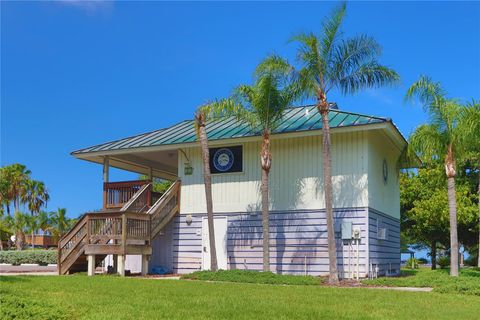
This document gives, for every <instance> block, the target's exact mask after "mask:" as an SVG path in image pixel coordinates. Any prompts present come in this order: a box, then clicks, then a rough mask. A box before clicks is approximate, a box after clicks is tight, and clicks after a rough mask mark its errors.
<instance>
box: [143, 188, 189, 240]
mask: <svg viewBox="0 0 480 320" xmlns="http://www.w3.org/2000/svg"><path fill="white" fill-rule="evenodd" d="M180 187H181V183H180V180H177V181H175V182H174V183H173V184H172V185H171V186H170V188H168V190H167V191H165V193H164V194H163V196H162V197H161V199H160V200H159V201H157V202H156V203H155V204H154V205H153V206H152V207H151V208H150V209H149V210H148V211H147V213H149V214H150V215H151V219H150V220H151V226H150V228H151V230H152V234H151V236H152V239H153V238H155V237H156V235H157V234H158V233H159V232H160V230H162V229H163V228H164V227H165V225H166V224H167V223H168V222H169V221H170V220H171V219H172V217H173V216H174V215H175V214H176V213H178V212H179V211H180V189H181V188H180Z"/></svg>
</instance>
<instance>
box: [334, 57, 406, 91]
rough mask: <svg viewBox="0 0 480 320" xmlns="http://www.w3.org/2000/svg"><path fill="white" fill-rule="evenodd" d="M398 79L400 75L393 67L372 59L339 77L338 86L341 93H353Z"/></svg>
mask: <svg viewBox="0 0 480 320" xmlns="http://www.w3.org/2000/svg"><path fill="white" fill-rule="evenodd" d="M399 80H400V76H399V75H398V73H397V72H395V71H394V70H393V69H390V68H388V67H385V66H382V65H380V64H378V62H376V61H375V60H372V61H369V62H366V63H364V64H362V65H360V66H358V67H357V68H356V69H355V70H353V71H352V72H351V73H349V74H348V75H346V76H345V77H343V78H341V79H339V81H338V86H339V89H340V91H341V92H342V93H343V94H354V93H357V92H358V91H360V90H363V89H367V88H377V87H382V86H385V85H392V84H395V83H397V82H398V81H399Z"/></svg>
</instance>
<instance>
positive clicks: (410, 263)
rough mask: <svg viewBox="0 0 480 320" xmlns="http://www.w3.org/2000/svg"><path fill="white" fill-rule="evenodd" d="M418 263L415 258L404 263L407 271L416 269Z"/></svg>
mask: <svg viewBox="0 0 480 320" xmlns="http://www.w3.org/2000/svg"><path fill="white" fill-rule="evenodd" d="M418 264H419V261H418V259H415V258H409V259H408V260H407V262H405V267H406V268H408V269H418Z"/></svg>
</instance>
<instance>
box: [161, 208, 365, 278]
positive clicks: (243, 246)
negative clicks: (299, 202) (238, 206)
mask: <svg viewBox="0 0 480 320" xmlns="http://www.w3.org/2000/svg"><path fill="white" fill-rule="evenodd" d="M219 215H220V214H219ZM223 215H224V216H227V221H228V228H227V255H228V267H229V268H230V269H249V270H261V269H262V263H263V260H262V239H263V238H262V225H261V215H260V214H258V215H252V214H249V213H230V214H223ZM204 216H205V214H195V215H192V223H191V224H190V225H187V223H186V221H185V219H186V216H185V215H180V216H177V217H176V218H175V219H174V221H173V226H172V239H173V241H172V253H173V261H172V267H173V268H172V269H173V272H175V273H189V272H193V271H196V270H199V269H200V268H201V262H202V236H201V228H202V222H201V221H202V217H204ZM335 220H336V221H341V220H346V221H352V223H353V225H354V228H359V229H360V230H361V237H362V240H361V245H360V248H359V249H360V273H361V274H362V273H365V272H366V267H367V266H368V264H367V261H366V256H367V255H366V249H367V247H366V243H367V241H366V240H367V238H366V237H367V234H366V233H367V227H366V223H365V221H366V209H347V210H336V211H335ZM337 223H338V222H337ZM270 232H271V234H270V236H271V238H270V244H271V248H270V255H271V261H270V263H271V267H272V271H274V272H278V273H290V274H303V273H304V272H305V269H306V272H307V273H308V274H310V275H326V274H327V273H328V242H327V229H326V219H325V212H324V211H322V210H302V211H290V212H271V213H270ZM339 237H340V234H339V233H338V234H337V259H338V263H339V269H340V272H342V271H346V270H347V268H348V267H347V266H345V267H344V263H345V264H346V263H347V261H348V247H347V246H343V244H342V241H341V240H340V238H339ZM154 254H155V253H154ZM352 261H353V259H352Z"/></svg>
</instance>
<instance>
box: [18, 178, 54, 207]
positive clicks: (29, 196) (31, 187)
mask: <svg viewBox="0 0 480 320" xmlns="http://www.w3.org/2000/svg"><path fill="white" fill-rule="evenodd" d="M49 199H50V195H49V194H48V191H47V188H46V187H45V184H44V183H43V182H41V181H37V180H29V181H27V192H26V194H25V196H24V199H23V201H24V202H25V203H27V205H28V209H29V210H30V212H31V213H32V215H35V214H38V213H39V212H40V209H41V208H42V207H43V206H46V204H47V201H48V200H49Z"/></svg>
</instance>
